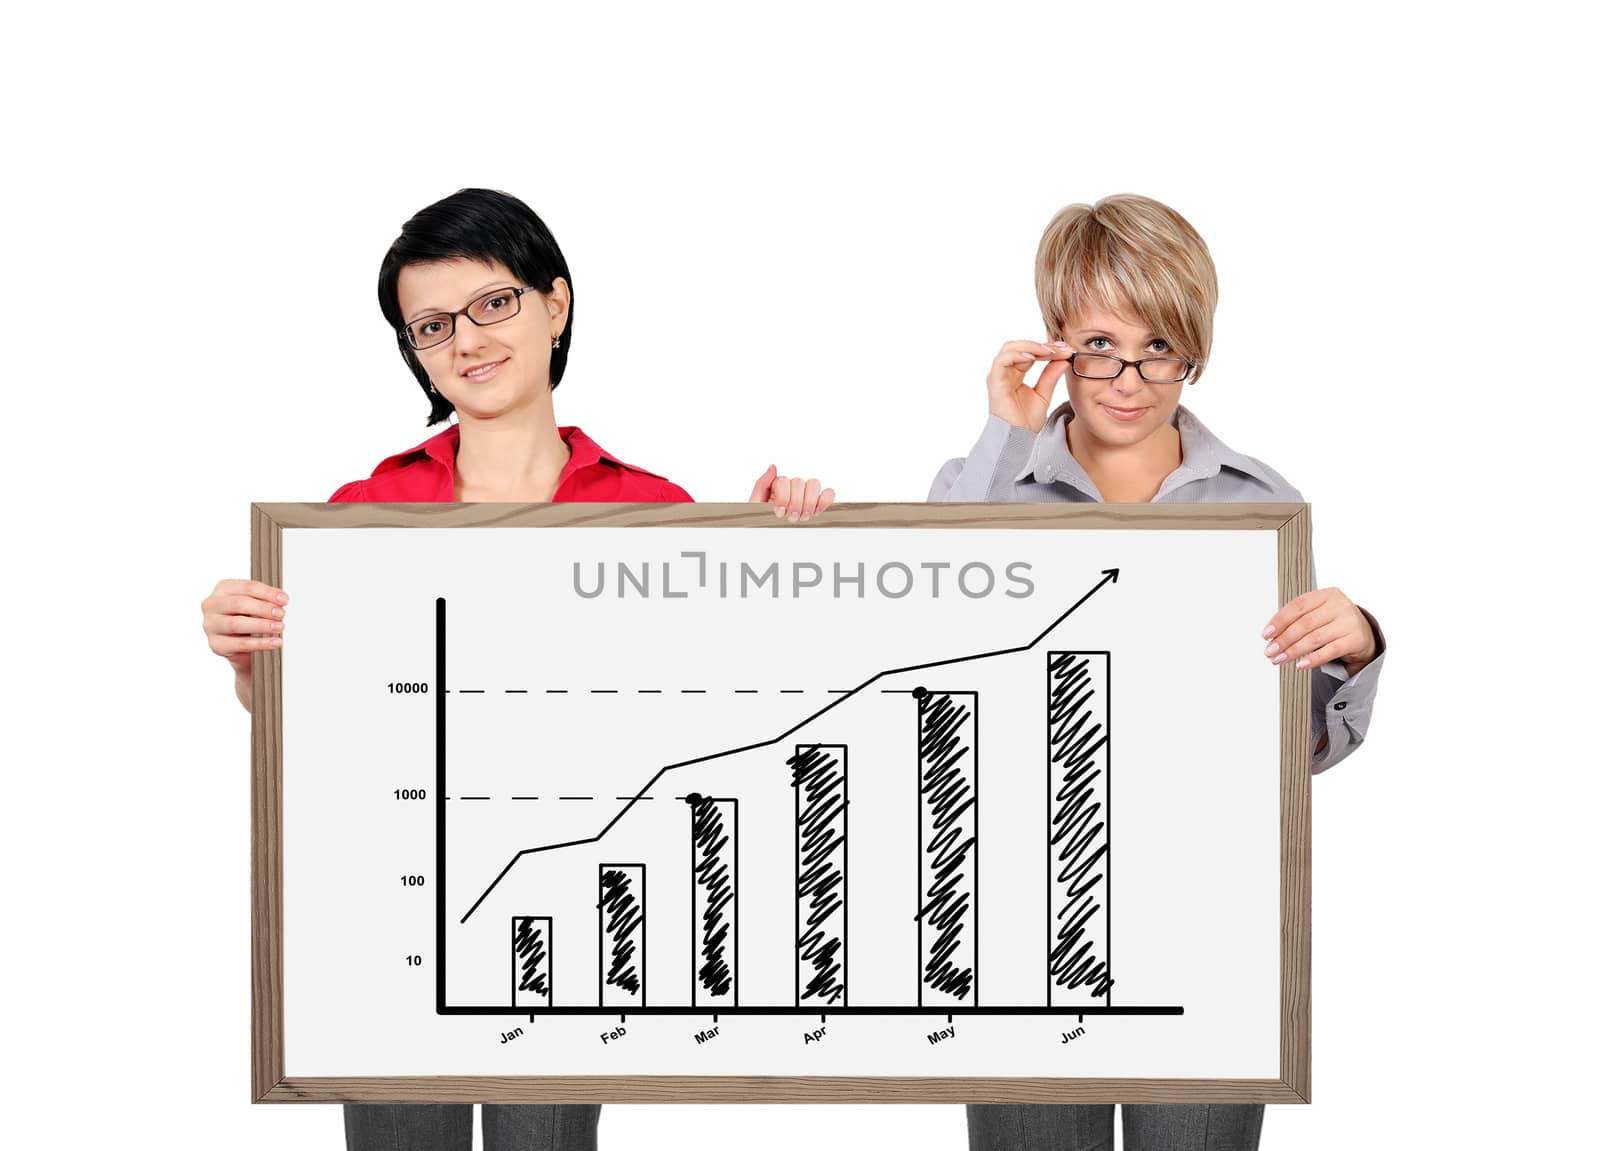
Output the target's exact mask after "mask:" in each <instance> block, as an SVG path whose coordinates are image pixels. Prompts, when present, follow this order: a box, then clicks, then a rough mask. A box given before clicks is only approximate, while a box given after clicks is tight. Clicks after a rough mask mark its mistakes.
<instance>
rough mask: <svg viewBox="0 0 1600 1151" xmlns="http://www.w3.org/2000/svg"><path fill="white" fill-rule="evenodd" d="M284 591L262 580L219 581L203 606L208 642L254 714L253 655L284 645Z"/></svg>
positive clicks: (238, 692)
mask: <svg viewBox="0 0 1600 1151" xmlns="http://www.w3.org/2000/svg"><path fill="white" fill-rule="evenodd" d="M288 602H289V597H288V596H287V595H285V594H284V593H283V590H282V589H281V588H275V587H272V586H271V585H269V584H264V583H261V582H260V581H258V580H246V579H225V580H219V581H218V582H217V586H216V588H215V589H213V591H212V592H211V594H210V595H208V596H207V597H206V598H205V599H204V600H202V601H201V602H200V614H201V617H202V623H203V625H204V627H205V632H206V642H207V643H209V644H210V645H211V650H212V651H214V652H216V653H217V654H218V655H220V656H221V657H222V658H223V659H225V660H227V661H228V663H229V665H230V666H231V667H232V668H233V687H234V694H236V695H237V696H238V697H239V702H240V703H242V704H243V705H244V709H245V710H246V711H249V710H250V653H251V652H257V651H273V650H275V649H277V648H278V647H281V646H282V644H283V620H284V606H285V605H286V604H287V603H288Z"/></svg>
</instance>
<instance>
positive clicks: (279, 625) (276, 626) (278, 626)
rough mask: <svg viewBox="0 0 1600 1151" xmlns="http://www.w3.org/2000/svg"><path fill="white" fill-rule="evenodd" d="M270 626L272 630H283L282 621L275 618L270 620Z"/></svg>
mask: <svg viewBox="0 0 1600 1151" xmlns="http://www.w3.org/2000/svg"><path fill="white" fill-rule="evenodd" d="M271 627H272V630H273V631H282V630H283V621H282V620H276V619H275V620H273V621H272V624H271Z"/></svg>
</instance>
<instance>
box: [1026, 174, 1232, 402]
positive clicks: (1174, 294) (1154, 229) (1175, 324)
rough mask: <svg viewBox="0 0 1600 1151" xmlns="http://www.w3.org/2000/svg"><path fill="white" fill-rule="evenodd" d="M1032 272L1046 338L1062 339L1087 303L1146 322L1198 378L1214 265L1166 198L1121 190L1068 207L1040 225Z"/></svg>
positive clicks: (1206, 344)
mask: <svg viewBox="0 0 1600 1151" xmlns="http://www.w3.org/2000/svg"><path fill="white" fill-rule="evenodd" d="M1033 278H1034V288H1035V290H1036V291H1037V292H1038V294H1039V310H1040V311H1041V312H1042V313H1043V314H1044V322H1045V327H1046V328H1047V329H1048V330H1049V332H1050V338H1051V339H1056V340H1059V339H1064V338H1065V335H1066V332H1067V328H1068V325H1069V323H1070V322H1071V321H1072V319H1073V318H1075V317H1077V316H1080V315H1082V313H1083V311H1084V309H1085V308H1086V307H1095V308H1099V309H1101V310H1102V311H1107V312H1111V313H1112V314H1113V315H1117V316H1120V317H1122V318H1123V319H1124V320H1128V321H1130V322H1143V323H1145V324H1148V325H1149V326H1150V328H1151V330H1152V331H1154V332H1155V333H1156V334H1157V335H1159V336H1161V337H1162V338H1163V339H1165V340H1166V341H1167V342H1168V343H1169V344H1171V345H1172V348H1173V350H1174V351H1175V352H1177V354H1178V355H1180V356H1183V357H1184V358H1185V359H1188V360H1192V361H1194V363H1195V374H1194V375H1193V376H1192V377H1190V378H1191V379H1199V378H1200V373H1201V371H1202V370H1203V369H1204V366H1205V362H1206V357H1207V356H1209V355H1210V354H1211V321H1212V317H1213V316H1214V315H1215V313H1216V310H1217V270H1216V268H1215V266H1213V265H1212V263H1211V253H1210V251H1209V250H1207V248H1206V242H1205V241H1204V240H1202V239H1201V238H1200V233H1199V232H1196V231H1195V230H1194V228H1193V226H1192V225H1191V224H1190V223H1189V221H1188V220H1185V219H1184V218H1183V217H1182V216H1180V215H1178V213H1176V212H1174V211H1173V210H1172V209H1171V208H1169V207H1167V206H1166V205H1165V204H1162V203H1160V202H1158V201H1156V200H1152V199H1150V198H1149V197H1148V196H1135V195H1130V194H1123V195H1117V196H1107V197H1106V198H1105V199H1103V200H1100V201H1098V202H1097V203H1095V204H1093V205H1090V204H1069V205H1067V206H1066V207H1065V208H1062V209H1061V211H1059V212H1057V213H1056V214H1055V218H1054V219H1052V220H1051V221H1050V224H1049V226H1048V227H1047V228H1045V230H1044V237H1043V238H1042V239H1041V240H1040V241H1039V254H1038V256H1037V258H1036V259H1035V260H1034V266H1033ZM1130 313H1131V314H1130ZM1124 354H1126V353H1124Z"/></svg>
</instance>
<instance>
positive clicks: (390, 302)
mask: <svg viewBox="0 0 1600 1151" xmlns="http://www.w3.org/2000/svg"><path fill="white" fill-rule="evenodd" d="M461 259H466V260H482V261H484V262H485V263H487V262H489V261H491V260H494V261H498V262H499V263H502V264H504V265H505V266H506V267H507V268H509V269H510V270H511V274H512V275H513V276H515V277H516V278H517V279H518V280H519V281H521V284H522V285H526V286H527V287H530V288H534V289H536V290H537V291H540V292H548V291H549V290H550V289H551V288H552V287H554V286H555V282H556V279H557V277H559V278H561V279H563V280H565V281H566V282H567V325H566V328H565V329H564V330H563V331H562V333H561V346H560V347H559V348H552V349H551V351H550V389H551V390H552V391H554V390H555V387H556V385H557V384H559V383H560V382H561V377H562V375H563V374H564V373H565V372H566V370H567V353H568V352H569V351H570V350H571V349H572V273H571V272H569V271H567V259H566V257H565V256H563V255H562V254H561V249H560V248H559V247H558V246H557V245H556V238H555V237H554V236H552V235H551V234H550V229H549V228H547V227H545V224H544V221H543V220H541V219H539V217H538V216H536V215H535V214H534V212H533V209H532V208H530V207H528V205H526V204H524V203H523V202H522V201H521V200H519V199H517V198H516V197H515V196H508V195H506V194H505V193H504V192H494V191H490V190H489V189H487V188H463V189H461V191H459V192H457V193H455V195H453V196H446V197H445V198H444V199H442V200H440V201H439V202H438V203H436V204H429V205H428V206H427V207H426V208H424V209H422V211H420V212H418V213H417V214H416V215H415V216H412V217H411V219H409V220H407V221H406V222H405V226H404V227H402V228H401V229H400V236H399V238H398V239H397V240H395V242H394V243H393V244H390V245H389V251H388V252H387V253H386V254H385V255H384V257H383V264H382V266H381V267H380V268H379V269H378V307H379V308H381V309H382V310H383V318H384V319H385V320H387V321H389V327H390V328H391V329H392V330H393V331H394V333H395V339H396V340H397V341H398V342H399V344H400V355H401V357H402V358H403V359H404V360H405V362H406V366H407V367H408V368H410V369H411V374H412V375H413V376H415V377H416V378H417V383H419V384H421V385H422V394H423V395H425V396H427V397H428V402H429V403H430V404H432V405H433V411H432V412H431V413H430V414H429V416H428V426H429V427H432V426H433V425H434V424H436V423H438V422H439V421H440V420H443V419H445V418H447V417H448V416H449V415H450V413H451V412H453V411H455V405H454V404H452V403H451V402H450V401H449V400H447V399H445V398H444V396H443V395H440V394H438V393H436V392H433V391H430V390H429V380H428V371H427V369H426V368H424V367H423V366H422V364H421V362H420V361H419V360H418V359H417V354H416V353H415V352H414V351H412V350H411V345H409V344H408V343H406V339H405V336H404V335H402V334H401V329H402V328H403V327H404V326H405V317H404V316H402V315H401V313H400V292H399V283H400V269H401V268H404V267H406V266H407V265H409V264H430V263H433V262H434V261H436V260H461ZM467 322H470V321H467Z"/></svg>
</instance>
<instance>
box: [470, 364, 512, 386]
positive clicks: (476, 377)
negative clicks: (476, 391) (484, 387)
mask: <svg viewBox="0 0 1600 1151" xmlns="http://www.w3.org/2000/svg"><path fill="white" fill-rule="evenodd" d="M504 363H505V361H504V360H496V361H495V362H494V363H492V364H481V365H479V366H478V367H476V368H473V369H472V370H471V371H467V372H462V373H461V374H462V375H463V376H465V377H466V378H467V379H469V380H471V381H472V382H473V383H475V384H481V383H483V382H484V381H485V380H492V379H494V377H495V376H496V375H497V374H498V373H499V371H500V365H501V364H504Z"/></svg>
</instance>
